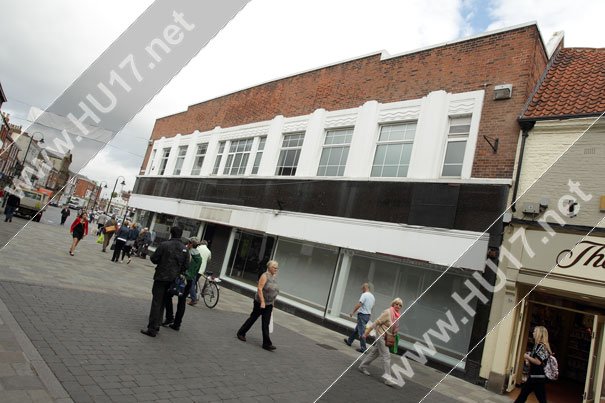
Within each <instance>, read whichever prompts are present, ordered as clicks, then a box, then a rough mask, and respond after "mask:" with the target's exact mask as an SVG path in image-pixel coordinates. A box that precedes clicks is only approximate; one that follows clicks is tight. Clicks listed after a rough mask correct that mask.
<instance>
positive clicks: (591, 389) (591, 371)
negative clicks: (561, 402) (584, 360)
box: [582, 315, 605, 403]
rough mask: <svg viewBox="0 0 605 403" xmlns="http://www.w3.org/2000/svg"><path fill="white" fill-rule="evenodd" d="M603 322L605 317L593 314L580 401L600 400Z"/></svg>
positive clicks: (593, 401) (591, 401)
mask: <svg viewBox="0 0 605 403" xmlns="http://www.w3.org/2000/svg"><path fill="white" fill-rule="evenodd" d="M604 323H605V317H603V316H598V315H595V316H594V319H593V326H592V338H591V341H590V354H589V356H588V368H587V370H586V383H585V385H584V396H583V399H582V403H595V402H596V403H599V401H600V397H601V387H602V384H603V363H602V362H601V361H602V360H603V353H604V350H603V344H604V343H605V341H604V340H605V338H604V337H603V326H604ZM599 364H600V365H599ZM595 396H596V397H595Z"/></svg>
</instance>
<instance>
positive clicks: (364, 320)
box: [349, 313, 370, 350]
mask: <svg viewBox="0 0 605 403" xmlns="http://www.w3.org/2000/svg"><path fill="white" fill-rule="evenodd" d="M369 320H370V315H369V314H367V313H358V314H357V326H355V330H354V331H353V333H351V335H350V336H349V344H352V343H353V340H355V338H359V344H360V347H361V349H362V350H365V349H366V339H364V338H363V337H361V336H363V334H364V333H365V331H366V325H367V324H368V321H369Z"/></svg>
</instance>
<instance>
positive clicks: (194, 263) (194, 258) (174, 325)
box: [162, 237, 202, 331]
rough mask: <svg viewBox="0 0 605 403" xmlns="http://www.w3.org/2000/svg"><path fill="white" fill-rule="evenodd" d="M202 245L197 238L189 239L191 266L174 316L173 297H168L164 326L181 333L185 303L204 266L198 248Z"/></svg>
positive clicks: (188, 268) (188, 267)
mask: <svg viewBox="0 0 605 403" xmlns="http://www.w3.org/2000/svg"><path fill="white" fill-rule="evenodd" d="M199 244H200V240H199V239H198V238H197V237H192V238H189V240H188V242H187V250H188V251H189V264H188V266H187V272H185V278H187V284H186V285H185V290H184V292H183V295H180V296H179V298H178V302H177V306H176V315H174V314H173V307H172V296H171V295H169V296H167V297H166V307H165V308H166V320H164V322H163V323H162V326H168V327H169V328H171V329H172V330H176V331H179V329H180V328H181V323H182V322H183V315H185V305H186V304H185V301H187V294H188V293H189V290H190V289H191V286H192V285H193V282H194V280H195V278H196V277H195V276H196V274H197V272H198V270H199V268H200V265H201V264H202V257H201V256H200V252H199V251H198V250H197V247H198V246H199Z"/></svg>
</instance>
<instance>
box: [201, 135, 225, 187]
mask: <svg viewBox="0 0 605 403" xmlns="http://www.w3.org/2000/svg"><path fill="white" fill-rule="evenodd" d="M220 134H221V127H220V126H216V127H215V128H214V129H213V130H212V133H211V135H210V139H209V141H208V149H207V150H206V157H205V158H204V163H203V164H202V169H201V170H200V176H210V175H211V174H212V168H214V161H216V156H217V154H218V143H219V137H220Z"/></svg>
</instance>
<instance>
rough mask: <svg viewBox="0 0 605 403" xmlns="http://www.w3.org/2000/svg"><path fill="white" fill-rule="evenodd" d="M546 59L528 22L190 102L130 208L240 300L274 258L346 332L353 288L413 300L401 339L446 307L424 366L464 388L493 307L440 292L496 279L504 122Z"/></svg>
mask: <svg viewBox="0 0 605 403" xmlns="http://www.w3.org/2000/svg"><path fill="white" fill-rule="evenodd" d="M547 61H548V55H547V51H546V49H545V46H544V44H543V43H542V40H541V37H540V33H539V31H538V28H537V26H536V25H535V24H526V25H522V26H517V27H513V28H509V29H505V30H500V31H495V32H491V33H487V34H484V35H479V36H476V37H473V38H469V39H464V40H459V41H455V42H451V43H447V44H442V45H436V46H433V47H429V48H426V49H421V50H418V51H413V52H409V53H405V54H401V55H396V56H390V55H387V54H385V53H377V54H373V55H369V56H365V57H362V58H359V59H353V60H349V61H346V62H342V63H338V64H334V65H330V66H327V67H323V68H318V69H316V70H312V71H308V72H304V73H300V74H297V75H294V76H291V77H287V78H283V79H279V80H275V81H272V82H269V83H265V84H261V85H258V86H255V87H252V88H248V89H244V90H241V91H238V92H236V93H233V94H229V95H225V96H222V97H219V98H216V99H212V100H209V101H206V102H202V103H200V104H196V105H192V106H190V107H189V108H188V109H187V111H185V112H182V113H177V114H175V115H171V116H167V117H164V118H160V119H158V120H157V121H156V123H155V126H154V129H153V133H152V135H151V139H152V142H150V145H149V148H148V149H147V152H146V157H145V160H144V162H143V165H142V167H141V171H140V175H139V177H138V179H137V182H136V185H135V188H134V191H133V194H132V196H131V199H130V205H131V206H133V207H136V208H138V209H139V215H138V219H139V221H140V222H141V223H142V225H144V226H149V227H150V228H152V229H154V230H155V232H156V234H157V237H156V241H158V242H159V241H161V240H163V239H166V238H167V236H168V229H169V227H170V226H172V225H179V226H181V227H183V228H184V229H185V235H200V236H203V238H205V239H207V240H208V241H209V242H210V243H211V249H212V251H213V259H212V261H211V262H210V269H211V270H214V271H215V272H217V273H220V274H221V276H222V278H224V280H225V284H227V286H229V287H233V288H235V289H237V290H240V291H241V292H244V293H252V292H254V290H255V282H256V279H257V277H258V275H259V273H260V272H262V271H263V265H264V263H265V262H266V261H267V260H268V259H270V258H273V259H276V260H278V261H279V262H280V267H281V268H282V269H281V270H280V274H279V281H280V287H281V290H282V291H281V294H280V295H281V296H280V299H279V304H278V305H279V306H280V307H282V308H283V309H288V310H289V311H292V312H295V313H297V314H299V315H302V316H305V317H308V318H309V319H312V320H318V321H322V322H323V323H326V324H329V325H330V326H333V327H336V328H340V329H342V330H343V331H349V329H351V328H352V327H353V325H354V323H353V322H352V321H351V319H350V318H349V316H348V312H350V309H351V307H352V306H353V305H354V304H355V302H357V297H358V294H359V286H360V284H361V283H363V282H365V281H369V282H370V283H372V285H373V288H374V295H375V296H376V307H375V313H378V312H379V311H380V310H382V309H384V307H386V306H388V304H389V303H390V302H391V300H392V299H393V298H394V297H402V298H403V299H404V301H405V302H406V304H411V303H412V302H413V301H415V300H416V299H418V301H417V302H416V303H415V304H414V305H413V307H412V308H411V309H410V310H409V311H408V312H406V314H405V316H404V318H403V320H402V323H401V329H400V333H401V334H400V335H401V339H402V341H401V345H402V346H403V347H406V348H410V347H411V346H412V345H413V343H414V342H416V341H418V340H423V334H425V333H426V332H427V331H428V330H429V329H431V328H432V327H434V326H435V323H436V321H437V320H440V319H445V318H446V315H447V314H448V313H449V314H452V315H453V316H454V317H456V318H459V319H460V323H458V324H457V326H458V329H459V330H458V331H456V332H453V333H452V334H451V335H449V337H448V338H447V341H442V340H433V342H434V344H435V347H436V350H437V351H436V353H435V354H434V355H433V356H432V357H431V358H432V359H434V360H435V361H438V362H441V363H444V364H446V365H448V366H450V367H456V373H457V374H458V375H460V376H464V377H466V378H467V379H469V380H473V381H476V380H477V379H478V378H479V375H480V369H481V368H480V367H481V357H482V345H480V346H479V348H477V349H475V350H474V351H472V352H471V353H470V354H468V356H466V355H467V353H469V351H470V349H471V348H472V347H473V346H475V344H477V343H478V342H479V341H480V340H481V338H482V337H483V336H484V335H485V333H486V329H487V326H488V319H489V312H490V300H489V299H488V300H487V301H484V302H485V303H477V301H476V299H475V300H473V301H472V302H471V305H472V309H473V310H474V311H476V314H475V315H473V316H472V317H470V318H469V317H467V316H468V315H467V316H465V310H464V307H462V306H460V305H456V304H455V303H454V301H453V300H452V297H451V296H452V294H453V293H458V294H461V295H462V294H464V295H466V294H469V290H468V289H467V288H466V285H465V284H466V282H468V280H469V279H472V278H473V277H472V276H473V274H475V275H478V276H479V277H480V278H482V279H484V280H487V282H489V283H491V284H493V282H494V273H493V272H492V271H490V270H486V257H487V256H488V255H489V256H490V259H491V260H493V261H495V262H497V261H496V258H495V257H494V256H496V255H497V254H496V253H494V251H495V250H497V248H499V246H500V245H501V242H502V239H501V233H502V228H503V224H502V221H501V219H500V218H499V217H500V214H501V213H502V212H503V211H504V210H505V209H506V203H507V197H508V193H509V188H510V186H511V184H512V179H513V172H514V169H515V164H514V163H515V156H516V153H517V145H518V143H519V139H520V127H519V123H518V121H517V117H518V116H519V114H520V113H521V112H522V110H523V106H524V104H525V102H526V100H527V98H528V97H529V96H530V94H531V92H532V90H533V89H534V87H535V85H536V83H537V81H538V79H539V78H540V75H541V73H542V72H543V70H544V68H545V66H546V64H547ZM450 266H451V268H450ZM448 268H449V269H448ZM433 283H434V284H433Z"/></svg>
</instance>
